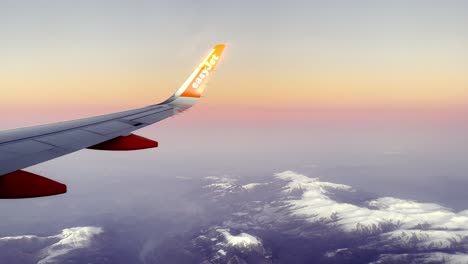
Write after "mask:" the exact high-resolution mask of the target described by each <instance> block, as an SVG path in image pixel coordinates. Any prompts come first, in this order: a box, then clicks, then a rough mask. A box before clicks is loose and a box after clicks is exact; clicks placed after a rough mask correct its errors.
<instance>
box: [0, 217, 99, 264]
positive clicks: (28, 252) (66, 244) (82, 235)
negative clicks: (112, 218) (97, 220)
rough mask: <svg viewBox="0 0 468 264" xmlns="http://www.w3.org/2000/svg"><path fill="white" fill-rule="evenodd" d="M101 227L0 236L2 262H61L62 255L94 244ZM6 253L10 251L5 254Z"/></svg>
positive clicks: (39, 263) (0, 261)
mask: <svg viewBox="0 0 468 264" xmlns="http://www.w3.org/2000/svg"><path fill="white" fill-rule="evenodd" d="M102 232H103V230H102V228H100V227H93V226H85V227H73V228H67V229H63V230H62V232H60V233H59V234H57V235H52V236H37V235H22V236H10V237H1V238H0V250H1V252H2V257H1V260H0V263H38V264H46V263H60V260H61V257H62V256H65V255H67V254H69V253H70V252H72V251H74V250H78V249H86V248H88V247H90V246H91V245H92V241H93V239H94V238H95V237H96V236H99V235H100V234H101V233H102ZM5 253H7V254H8V253H10V254H9V255H5Z"/></svg>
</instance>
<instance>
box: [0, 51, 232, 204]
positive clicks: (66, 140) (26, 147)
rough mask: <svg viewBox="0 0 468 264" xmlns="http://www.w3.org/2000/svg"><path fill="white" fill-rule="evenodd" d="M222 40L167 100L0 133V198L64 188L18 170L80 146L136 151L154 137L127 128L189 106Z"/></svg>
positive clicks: (50, 192) (199, 92)
mask: <svg viewBox="0 0 468 264" xmlns="http://www.w3.org/2000/svg"><path fill="white" fill-rule="evenodd" d="M224 47H225V45H224V44H219V45H216V46H214V47H213V49H212V50H211V52H210V53H209V54H208V56H207V57H206V58H205V59H204V60H203V61H202V62H201V63H200V65H199V66H198V67H197V68H196V69H195V71H193V73H192V74H191V75H190V76H189V77H188V78H187V80H186V81H185V82H184V83H183V84H182V86H181V87H180V88H179V89H178V90H177V91H176V92H175V94H173V95H172V96H171V97H169V98H168V99H167V100H166V101H164V102H162V103H160V104H155V105H150V106H147V107H143V108H138V109H133V110H128V111H123V112H118V113H112V114H107V115H102V116H96V117H89V118H84V119H79V120H73V121H66V122H60V123H54V124H47V125H41V126H34V127H26V128H18V129H11V130H6V131H1V132H0V198H30V197H40V196H48V195H56V194H61V193H65V192H66V191H67V186H66V185H65V184H62V183H59V182H56V181H53V180H51V179H48V178H45V177H43V176H40V175H36V174H33V173H30V172H27V171H23V170H21V169H23V168H26V167H29V166H32V165H35V164H38V163H41V162H44V161H47V160H51V159H54V158H57V157H60V156H63V155H66V154H69V153H72V152H75V151H78V150H81V149H85V148H88V149H95V150H139V149H146V148H154V147H157V146H158V143H157V142H156V141H153V140H150V139H147V138H143V137H141V136H137V135H134V134H131V132H133V131H135V130H137V129H140V128H143V127H146V126H148V125H151V124H153V123H156V122H159V121H161V120H163V119H165V118H168V117H171V116H173V115H175V114H177V113H180V112H182V111H185V110H187V109H188V108H190V107H192V106H193V105H194V104H195V103H196V102H197V101H198V100H199V99H200V97H201V95H202V93H203V90H204V87H205V85H206V82H207V80H208V79H209V77H211V75H212V74H213V72H214V70H215V68H216V66H217V65H218V63H219V60H220V57H221V54H222V52H223V50H224Z"/></svg>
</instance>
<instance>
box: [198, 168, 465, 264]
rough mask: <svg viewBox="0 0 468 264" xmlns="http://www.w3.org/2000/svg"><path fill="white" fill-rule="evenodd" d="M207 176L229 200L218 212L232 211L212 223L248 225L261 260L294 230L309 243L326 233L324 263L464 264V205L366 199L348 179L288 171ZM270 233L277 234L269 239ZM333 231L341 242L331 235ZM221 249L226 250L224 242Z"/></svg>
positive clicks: (244, 230)
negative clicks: (256, 177)
mask: <svg viewBox="0 0 468 264" xmlns="http://www.w3.org/2000/svg"><path fill="white" fill-rule="evenodd" d="M206 181H207V184H206V187H205V188H207V189H209V190H210V191H211V192H212V197H214V198H215V199H214V202H216V203H225V205H227V204H228V205H229V206H225V208H224V209H225V212H224V213H227V212H230V214H229V215H228V216H226V217H224V219H223V220H222V224H221V225H220V227H218V229H217V230H230V229H234V230H237V234H238V235H237V237H235V239H237V240H238V241H243V239H244V237H245V238H250V237H249V236H250V235H249V236H246V235H244V234H250V233H252V232H254V233H255V234H256V236H255V240H253V239H250V240H248V239H246V241H263V244H262V246H263V248H266V249H267V250H265V252H268V253H266V255H265V257H266V259H268V258H270V257H271V255H270V254H273V255H275V252H274V246H273V247H272V246H271V244H272V243H273V244H277V243H279V244H280V243H282V242H280V241H281V239H284V237H281V236H291V235H292V236H293V237H294V239H293V240H295V239H296V240H297V239H298V238H299V240H300V239H305V240H307V241H308V242H306V243H311V244H314V243H313V242H311V240H314V239H315V240H316V239H317V238H319V239H321V240H327V241H328V242H329V246H330V247H331V248H329V249H328V250H323V252H322V254H321V259H322V260H323V261H324V262H326V259H336V260H337V261H339V260H340V259H341V260H343V259H349V260H352V259H355V258H356V257H358V256H366V257H364V258H365V259H368V260H369V262H370V261H374V262H375V263H389V262H391V261H394V260H395V261H398V262H401V263H413V262H414V263H418V262H421V263H425V261H429V262H431V263H438V262H441V263H443V262H446V261H449V262H450V263H451V262H453V263H468V262H466V260H468V250H467V248H468V213H467V211H461V212H454V211H452V210H450V209H449V208H446V207H444V206H441V205H438V204H435V203H420V202H417V201H412V200H405V199H398V198H395V197H380V198H379V197H373V198H367V197H366V196H365V195H362V194H361V193H360V192H358V191H356V190H354V189H353V188H352V187H350V186H347V185H343V184H335V183H331V182H325V181H321V180H320V179H318V178H310V177H307V176H305V175H302V174H299V173H296V172H293V171H284V172H281V173H277V174H275V175H273V177H272V178H270V179H265V182H245V181H243V180H242V179H240V178H233V177H227V176H226V177H209V178H206ZM221 232H227V231H221ZM268 233H270V234H268ZM271 233H274V234H275V235H274V237H275V238H274V239H277V241H271V240H270V239H271V238H270V237H272V235H271ZM225 234H226V238H231V237H230V236H229V233H225ZM265 234H267V235H266V237H264V236H265ZM262 236H263V237H262ZM338 238H339V239H340V240H341V242H340V241H334V240H335V239H338ZM289 239H291V238H289V237H288V238H287V239H286V240H285V241H284V242H283V243H287V241H289ZM226 240H228V239H226ZM309 240H310V241H309ZM356 241H359V242H358V243H356ZM258 243H259V242H258ZM225 244H227V245H229V242H228V243H225ZM247 244H248V243H247ZM252 244H257V243H252ZM334 245H336V248H334V249H333V246H334ZM314 246H315V245H313V246H312V247H314ZM222 250H223V252H229V248H228V247H227V249H226V248H223V249H222ZM270 251H271V252H272V253H270ZM402 252H403V253H402ZM405 261H406V262H405Z"/></svg>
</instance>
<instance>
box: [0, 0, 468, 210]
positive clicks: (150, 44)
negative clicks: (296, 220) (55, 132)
mask: <svg viewBox="0 0 468 264" xmlns="http://www.w3.org/2000/svg"><path fill="white" fill-rule="evenodd" d="M467 13H468V3H467V2H466V1H430V0H424V1H422V0H421V1H418V0H413V1H408V0H405V1H399V0H392V1H376V0H370V1H357V0H356V1H334V0H327V1H244V0H241V1H181V0H167V1H115V0H114V1H105V0H103V1H88V0H80V1H66V0H57V1H39V0H32V1H18V0H11V1H8V0H5V1H2V0H0V58H1V60H0V89H1V94H0V111H2V122H0V129H7V128H13V127H16V126H26V125H35V124H41V123H45V122H54V121H59V120H67V119H72V118H78V117H86V116H89V115H94V114H103V113H108V112H112V111H120V110H124V109H128V108H132V107H140V106H145V105H149V104H153V103H157V102H160V101H162V100H164V99H165V98H167V97H168V96H170V95H171V94H172V93H173V92H174V91H175V90H176V89H177V88H178V87H179V86H180V85H181V84H182V83H183V82H184V80H185V78H186V77H187V76H188V75H189V74H190V73H191V72H192V70H193V69H194V67H195V66H197V64H198V63H199V62H200V60H201V59H202V58H204V56H205V55H206V53H207V52H208V51H209V49H210V48H211V47H212V46H213V45H214V44H217V43H220V42H221V43H227V44H228V48H227V50H226V52H225V54H224V58H223V60H222V62H221V64H220V65H219V68H218V70H217V72H216V74H215V76H214V77H213V78H212V79H211V82H210V83H209V85H208V87H207V90H206V98H202V99H203V100H201V102H200V103H199V105H197V106H196V107H194V109H191V110H189V111H187V113H184V114H183V115H181V116H177V117H175V118H171V119H170V120H166V121H163V122H161V123H158V124H156V125H154V126H151V127H149V128H145V130H141V131H138V132H137V134H141V135H143V136H147V137H149V138H152V139H155V140H158V141H159V142H160V147H159V148H158V149H156V150H147V151H142V152H131V153H107V152H106V153H102V152H93V151H89V150H83V151H79V152H77V153H75V154H72V155H69V156H66V157H63V158H60V159H56V160H53V161H49V162H46V163H43V164H40V165H38V166H34V167H33V168H32V169H31V168H28V170H30V171H32V172H36V173H39V174H41V175H45V176H47V177H50V178H52V179H55V180H58V181H62V182H65V183H67V184H69V189H70V193H72V194H73V195H71V196H67V197H70V198H68V199H70V200H74V199H75V198H76V197H82V196H86V190H90V189H93V188H96V189H99V192H98V191H96V197H100V199H111V198H114V197H115V196H118V195H119V192H118V191H115V190H116V189H118V188H125V187H126V186H125V185H124V184H122V185H120V184H119V182H118V179H120V178H122V179H125V180H126V181H132V182H134V183H135V184H136V183H138V186H140V185H141V188H147V190H148V191H151V190H152V186H151V184H148V183H147V181H146V178H151V179H152V180H151V183H152V184H154V185H157V184H158V182H159V180H160V178H161V177H172V178H173V177H175V176H183V177H187V176H190V177H192V176H200V177H203V176H207V175H223V174H233V175H241V176H245V175H248V174H256V173H257V172H261V173H259V174H260V175H261V174H262V173H265V174H266V175H271V174H272V173H274V172H278V171H284V170H297V171H299V172H304V173H305V174H307V175H311V176H314V177H315V176H320V177H323V178H325V179H327V178H329V179H331V181H333V182H339V183H346V184H349V185H352V186H354V187H356V188H358V189H364V190H366V191H373V192H377V193H379V194H383V195H390V196H397V197H402V198H412V199H413V198H414V199H421V200H424V201H431V202H435V201H437V202H439V201H440V202H445V203H446V204H450V205H451V206H453V207H457V208H461V209H466V205H465V201H466V200H467V199H468V198H467V195H466V186H467V185H468V180H467V177H466V171H467V170H468V165H467V164H468V161H467V157H468V155H467V149H468V140H467V139H466V135H467V134H468V133H467V130H468V128H467V125H468V122H467V121H468V107H467V103H468V74H467V72H468V29H467V25H468V17H467V15H466V14H467ZM181 160H183V163H182V165H181ZM101 172H103V173H101ZM102 174H105V175H102ZM130 174H135V175H136V176H138V177H136V180H134V179H135V178H132V177H133V176H134V175H130ZM129 175H130V176H132V177H129ZM139 177H143V178H145V180H141V181H140V180H139V179H140V178H139ZM109 180H111V182H112V181H115V182H114V183H115V184H111V185H110V186H109V185H108V181H109ZM143 185H144V186H143ZM119 186H120V187H119ZM101 192H102V193H113V196H111V197H110V198H108V197H106V196H105V195H101ZM74 195H75V196H74ZM50 199H54V198H50ZM55 199H56V200H57V201H60V199H61V198H60V197H59V198H55ZM46 201H50V200H46ZM78 202H79V200H78ZM92 202H94V201H92ZM17 203H23V204H24V205H25V208H28V207H27V206H29V205H28V204H29V202H28V201H24V202H21V201H19V202H17ZM37 203H40V201H39V202H37ZM39 205H40V204H39ZM9 206H10V205H9ZM102 208H112V206H104V205H103V206H102ZM19 210H20V209H19ZM4 211H7V212H10V211H9V210H4ZM20 211H23V210H20ZM24 212H28V211H27V210H24ZM77 212H79V210H77Z"/></svg>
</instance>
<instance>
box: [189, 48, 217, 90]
mask: <svg viewBox="0 0 468 264" xmlns="http://www.w3.org/2000/svg"><path fill="white" fill-rule="evenodd" d="M218 59H219V57H218V56H217V55H216V54H213V55H211V57H210V58H209V59H207V60H206V61H205V63H204V64H203V70H202V71H201V72H200V73H199V74H198V76H197V78H196V79H195V80H194V81H193V83H192V87H193V88H194V89H197V88H198V87H200V84H201V83H202V82H203V80H204V79H205V78H206V77H208V76H209V75H210V71H211V70H212V69H213V67H214V66H215V64H216V62H218Z"/></svg>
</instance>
